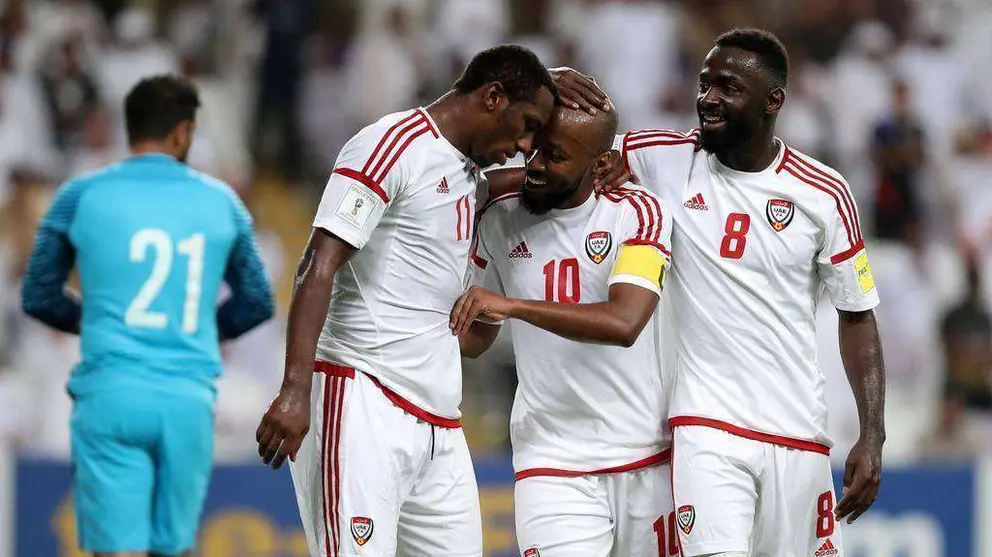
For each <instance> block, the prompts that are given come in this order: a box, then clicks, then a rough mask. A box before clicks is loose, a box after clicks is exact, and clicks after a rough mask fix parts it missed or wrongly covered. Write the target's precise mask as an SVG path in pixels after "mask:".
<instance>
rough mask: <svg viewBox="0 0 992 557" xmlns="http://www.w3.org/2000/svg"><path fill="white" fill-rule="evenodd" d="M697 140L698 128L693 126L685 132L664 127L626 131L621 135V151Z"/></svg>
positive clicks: (681, 143) (683, 143)
mask: <svg viewBox="0 0 992 557" xmlns="http://www.w3.org/2000/svg"><path fill="white" fill-rule="evenodd" d="M698 142H699V130H698V129H695V128H694V129H692V130H689V131H688V132H686V133H682V132H678V131H675V130H664V129H644V130H636V131H632V132H627V135H625V136H624V137H623V152H624V153H626V152H627V151H633V150H635V149H643V148H645V147H654V146H658V145H685V144H689V143H693V144H695V143H698Z"/></svg>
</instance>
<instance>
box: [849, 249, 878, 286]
mask: <svg viewBox="0 0 992 557" xmlns="http://www.w3.org/2000/svg"><path fill="white" fill-rule="evenodd" d="M854 269H855V270H856V271H857V272H858V284H860V285H861V292H862V293H863V294H867V293H869V292H871V291H872V289H873V288H875V278H874V277H873V276H872V275H871V265H869V264H868V253H867V252H862V254H861V255H859V256H857V257H855V258H854Z"/></svg>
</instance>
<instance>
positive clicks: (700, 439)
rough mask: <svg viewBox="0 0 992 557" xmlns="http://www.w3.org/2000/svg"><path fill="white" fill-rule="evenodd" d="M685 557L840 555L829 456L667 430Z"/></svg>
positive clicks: (705, 431) (713, 432)
mask: <svg viewBox="0 0 992 557" xmlns="http://www.w3.org/2000/svg"><path fill="white" fill-rule="evenodd" d="M672 433H673V437H674V440H673V445H672V479H673V485H674V489H675V516H676V523H677V525H678V527H679V530H678V532H679V536H680V537H681V540H682V548H683V553H684V555H685V557H696V556H699V555H708V554H712V553H723V552H746V554H747V555H749V556H751V557H843V555H844V550H843V548H842V546H841V533H840V522H839V521H836V520H835V519H834V514H833V512H834V506H835V504H836V501H835V495H834V486H833V477H832V476H831V472H830V457H829V456H828V455H825V454H821V453H818V452H812V451H807V450H802V449H796V448H789V447H784V446H781V445H776V444H772V443H766V442H762V441H755V440H752V439H746V438H744V437H739V436H736V435H733V434H731V433H728V432H726V431H723V430H721V429H716V428H712V427H707V426H677V427H675V428H674V429H673V432H672Z"/></svg>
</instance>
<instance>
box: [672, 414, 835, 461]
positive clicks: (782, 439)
mask: <svg viewBox="0 0 992 557" xmlns="http://www.w3.org/2000/svg"><path fill="white" fill-rule="evenodd" d="M668 425H669V427H671V428H672V429H674V428H676V427H679V426H702V427H710V428H714V429H720V430H723V431H726V432H727V433H729V434H731V435H736V436H737V437H743V438H745V439H750V440H752V441H759V442H761V443H769V444H772V445H778V446H780V447H786V448H790V449H798V450H801V451H809V452H814V453H820V454H823V455H827V456H830V447H828V446H826V445H824V444H822V443H817V442H815V441H807V440H804V439H797V438H795V437H787V436H784V435H775V434H773V433H764V432H761V431H755V430H753V429H747V428H744V427H740V426H736V425H733V424H730V423H727V422H723V421H720V420H714V419H712V418H703V417H699V416H675V417H674V418H671V419H669V420H668Z"/></svg>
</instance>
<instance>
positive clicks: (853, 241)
mask: <svg viewBox="0 0 992 557" xmlns="http://www.w3.org/2000/svg"><path fill="white" fill-rule="evenodd" d="M820 166H821V165H820V164H819V163H818V162H816V161H814V160H813V159H810V158H809V157H806V156H805V155H802V154H799V153H797V152H796V151H793V150H792V149H790V148H789V147H786V148H785V155H783V157H782V162H781V163H780V164H779V166H778V169H777V172H782V171H783V170H784V171H786V172H788V173H789V174H790V175H792V176H793V177H794V178H796V179H797V180H799V181H800V182H802V183H804V184H806V185H809V186H812V187H814V188H816V189H818V190H820V191H822V192H824V193H826V194H827V195H829V196H830V197H832V198H833V199H834V203H836V205H837V212H838V214H839V215H840V220H841V222H842V223H843V225H844V231H845V233H846V234H847V241H848V244H849V245H850V248H849V249H847V250H845V251H843V252H841V253H838V254H835V255H833V256H832V257H831V258H830V261H831V262H832V263H834V264H837V263H841V262H843V261H847V260H848V259H850V258H851V257H854V256H855V255H856V254H857V253H858V252H860V251H861V250H862V249H863V248H864V245H865V241H864V237H863V236H862V234H861V221H860V219H859V218H858V210H857V207H856V206H855V204H854V196H853V195H852V194H851V188H850V187H849V186H848V185H847V184H846V183H844V181H843V180H841V179H838V178H837V177H835V176H833V175H831V174H830V173H828V172H827V171H826V170H824V169H823V168H821V167H820Z"/></svg>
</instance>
